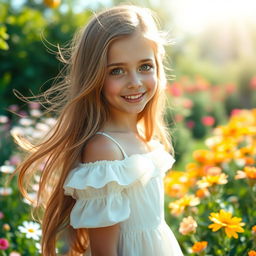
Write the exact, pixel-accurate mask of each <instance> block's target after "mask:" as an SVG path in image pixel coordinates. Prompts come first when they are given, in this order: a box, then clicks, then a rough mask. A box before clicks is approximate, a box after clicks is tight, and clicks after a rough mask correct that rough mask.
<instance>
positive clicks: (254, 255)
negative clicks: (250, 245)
mask: <svg viewBox="0 0 256 256" xmlns="http://www.w3.org/2000/svg"><path fill="white" fill-rule="evenodd" d="M248 256H256V251H254V250H251V251H249V252H248Z"/></svg>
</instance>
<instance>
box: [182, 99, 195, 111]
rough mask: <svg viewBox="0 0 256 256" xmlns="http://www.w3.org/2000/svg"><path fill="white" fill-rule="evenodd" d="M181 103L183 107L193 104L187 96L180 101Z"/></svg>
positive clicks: (189, 106) (190, 106)
mask: <svg viewBox="0 0 256 256" xmlns="http://www.w3.org/2000/svg"><path fill="white" fill-rule="evenodd" d="M182 104H183V107H184V108H188V109H190V108H192V107H193V105H194V103H193V101H192V100H190V99H187V98H185V99H184V100H183V103H182Z"/></svg>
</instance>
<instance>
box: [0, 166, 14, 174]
mask: <svg viewBox="0 0 256 256" xmlns="http://www.w3.org/2000/svg"><path fill="white" fill-rule="evenodd" d="M14 171H15V167H14V166H12V165H2V166H1V167H0V172H3V173H13V172H14Z"/></svg>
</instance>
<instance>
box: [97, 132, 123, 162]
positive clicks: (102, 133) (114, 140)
mask: <svg viewBox="0 0 256 256" xmlns="http://www.w3.org/2000/svg"><path fill="white" fill-rule="evenodd" d="M96 134H101V135H103V136H106V137H108V138H109V139H111V140H112V141H113V142H114V143H115V144H116V145H117V146H118V147H119V149H120V150H121V152H122V154H123V156H124V158H126V157H127V154H126V153H125V151H124V150H123V148H122V146H121V145H120V144H119V143H118V142H117V141H116V139H114V138H113V137H112V136H110V135H109V134H107V133H105V132H96Z"/></svg>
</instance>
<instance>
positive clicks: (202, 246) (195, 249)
mask: <svg viewBox="0 0 256 256" xmlns="http://www.w3.org/2000/svg"><path fill="white" fill-rule="evenodd" d="M207 245H208V242H206V241H202V242H196V243H194V245H193V246H192V251H193V252H202V251H203V250H204V249H205V248H206V247H207Z"/></svg>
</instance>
